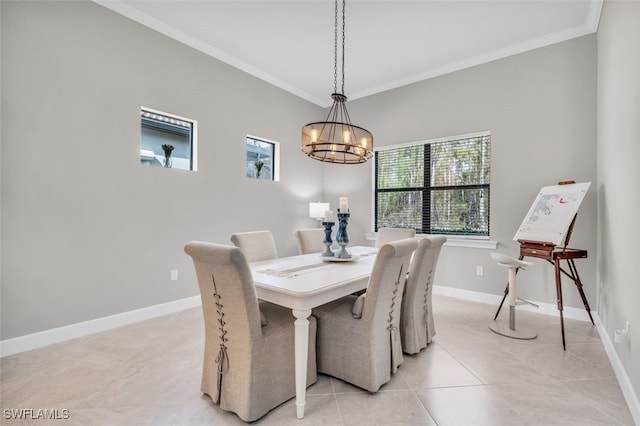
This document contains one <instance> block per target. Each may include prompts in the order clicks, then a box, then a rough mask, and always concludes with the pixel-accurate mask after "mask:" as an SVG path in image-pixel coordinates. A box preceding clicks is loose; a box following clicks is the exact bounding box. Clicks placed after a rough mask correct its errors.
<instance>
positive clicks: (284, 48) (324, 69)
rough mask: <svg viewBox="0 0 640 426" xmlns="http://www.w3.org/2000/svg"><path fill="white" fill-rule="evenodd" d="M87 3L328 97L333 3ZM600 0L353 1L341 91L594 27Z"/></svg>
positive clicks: (402, 79)
mask: <svg viewBox="0 0 640 426" xmlns="http://www.w3.org/2000/svg"><path fill="white" fill-rule="evenodd" d="M94 1H95V2H96V3H99V4H101V5H103V6H105V7H107V8H109V9H112V10H114V11H115V12H118V13H120V14H122V15H124V16H127V17H129V18H131V19H133V20H135V21H137V22H139V23H141V24H143V25H146V26H148V27H151V28H153V29H155V30H157V31H159V32H161V33H163V34H165V35H167V36H169V37H172V38H174V39H176V40H179V41H181V42H183V43H185V44H187V45H189V46H192V47H194V48H196V49H198V50H200V51H202V52H204V53H206V54H209V55H211V56H213V57H215V58H217V59H220V60H222V61H224V62H226V63H228V64H230V65H233V66H234V67H237V68H239V69H241V70H243V71H246V72H248V73H250V74H253V75H255V76H256V77H259V78H261V79H263V80H265V81H267V82H269V83H271V84H274V85H275V86H278V87H280V88H282V89H284V90H287V91H289V92H291V93H293V94H295V95H298V96H300V97H302V98H304V99H306V100H308V101H310V102H313V103H315V104H317V105H320V106H324V107H326V106H328V105H330V104H331V98H330V95H331V93H332V92H333V54H334V50H333V44H334V39H333V37H334V34H333V31H334V2H333V1H332V0H297V1H296V0H289V1H270V0H258V1H255V0H254V1H247V0H196V1H190V0H142V1H140V0H94ZM602 1H603V0H550V1H542V0H499V1H487V0H467V1H462V0H441V1H435V0H413V1H403V0H388V1H380V0H378V1H365V0H350V1H348V2H347V4H346V60H345V68H346V69H345V73H346V78H345V94H346V95H347V96H348V97H349V99H357V98H361V97H364V96H368V95H371V94H374V93H379V92H382V91H385V90H389V89H393V88H396V87H400V86H403V85H406V84H410V83H413V82H416V81H420V80H424V79H427V78H430V77H434V76H437V75H442V74H445V73H448V72H452V71H455V70H459V69H463V68H467V67H470V66H474V65H478V64H481V63H484V62H488V61H491V60H495V59H499V58H503V57H505V56H509V55H513V54H516V53H520V52H524V51H527V50H531V49H535V48H538V47H542V46H546V45H549V44H552V43H556V42H559V41H563V40H568V39H571V38H574V37H579V36H581V35H585V34H589V33H593V32H595V31H596V30H597V27H598V20H599V18H600V11H601V9H602ZM338 73H339V74H340V70H338ZM338 91H340V80H338Z"/></svg>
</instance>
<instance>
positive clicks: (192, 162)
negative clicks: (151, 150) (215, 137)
mask: <svg viewBox="0 0 640 426" xmlns="http://www.w3.org/2000/svg"><path fill="white" fill-rule="evenodd" d="M145 113H148V114H155V115H159V116H163V117H166V118H169V119H173V120H176V121H182V122H186V123H189V124H190V126H191V130H190V132H189V133H190V134H189V136H190V138H189V159H188V160H189V168H188V169H185V168H183V167H171V168H175V169H179V170H187V171H194V172H195V171H197V170H198V121H197V120H194V119H192V118H187V117H181V116H179V115H176V114H172V113H169V112H164V111H160V110H157V109H153V108H148V107H145V106H141V107H140V121H139V123H140V145H141V146H140V151H141V154H142V133H143V128H145V127H146V128H148V129H152V130H156V131H160V132H165V133H173V134H185V136H186V134H187V133H188V132H186V131H185V132H182V131H179V130H175V129H172V127H174V126H172V125H171V124H164V125H163V123H162V122H161V121H159V122H158V123H159V124H156V125H153V124H145V123H144V121H145ZM149 120H150V119H149ZM175 127H180V126H175ZM180 158H183V157H180ZM141 161H142V157H141ZM141 164H142V165H144V163H142V162H141ZM152 166H153V165H152Z"/></svg>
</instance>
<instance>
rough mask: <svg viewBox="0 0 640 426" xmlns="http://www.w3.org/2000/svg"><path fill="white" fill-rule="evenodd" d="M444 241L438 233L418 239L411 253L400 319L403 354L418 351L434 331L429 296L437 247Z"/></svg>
mask: <svg viewBox="0 0 640 426" xmlns="http://www.w3.org/2000/svg"><path fill="white" fill-rule="evenodd" d="M446 241H447V239H446V237H442V236H433V237H426V238H422V239H421V240H420V241H419V242H418V248H417V249H416V251H415V252H414V253H413V258H412V260H411V265H410V266H409V275H408V276H407V282H406V285H405V291H404V296H403V298H402V317H401V318H400V336H401V337H402V350H403V352H405V353H408V354H415V353H418V352H420V350H421V349H423V348H426V347H427V345H428V344H429V343H431V340H432V339H433V336H435V334H436V328H435V325H434V322H433V308H432V303H431V295H432V292H433V278H434V276H435V274H436V265H437V263H438V257H439V256H440V249H441V248H442V245H443V244H444V243H445V242H446Z"/></svg>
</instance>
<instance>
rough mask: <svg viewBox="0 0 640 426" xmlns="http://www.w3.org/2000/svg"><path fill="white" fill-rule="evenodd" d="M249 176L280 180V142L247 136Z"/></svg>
mask: <svg viewBox="0 0 640 426" xmlns="http://www.w3.org/2000/svg"><path fill="white" fill-rule="evenodd" d="M246 144H247V145H246V146H247V161H246V164H247V165H246V167H247V177H249V178H253V179H262V180H279V172H278V165H279V164H278V161H279V154H280V144H279V143H278V142H273V141H268V140H265V139H260V138H256V137H253V136H247V142H246Z"/></svg>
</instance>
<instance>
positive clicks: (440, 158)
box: [375, 134, 491, 236]
mask: <svg viewBox="0 0 640 426" xmlns="http://www.w3.org/2000/svg"><path fill="white" fill-rule="evenodd" d="M490 172H491V137H490V135H489V134H481V135H476V136H472V137H466V138H456V139H451V140H444V141H442V140H441V141H438V142H435V143H429V142H422V143H419V144H415V145H409V146H402V147H398V148H391V149H385V150H380V151H376V158H375V227H376V230H377V229H378V228H381V227H405V228H413V229H415V230H416V232H418V233H425V234H462V235H487V236H488V235H489V198H490V197H489V190H490V188H489V182H490V178H491V176H490Z"/></svg>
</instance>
